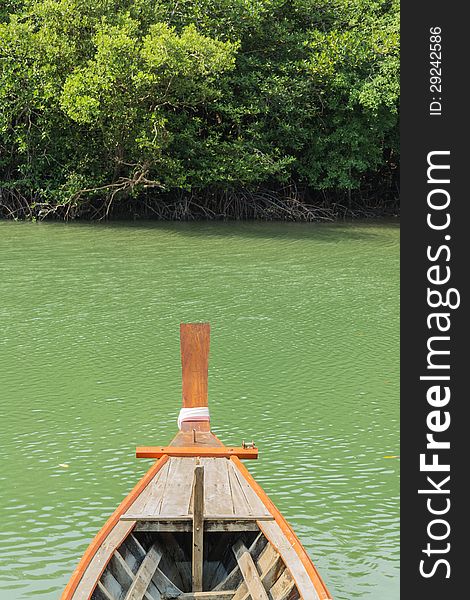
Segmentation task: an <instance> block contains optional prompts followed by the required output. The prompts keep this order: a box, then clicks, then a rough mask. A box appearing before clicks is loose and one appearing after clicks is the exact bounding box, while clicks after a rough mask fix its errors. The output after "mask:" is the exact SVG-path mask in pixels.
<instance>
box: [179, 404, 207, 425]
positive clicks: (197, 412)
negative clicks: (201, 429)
mask: <svg viewBox="0 0 470 600" xmlns="http://www.w3.org/2000/svg"><path fill="white" fill-rule="evenodd" d="M183 421H210V415H209V409H208V408H207V406H196V407H194V408H182V409H181V410H180V414H179V415H178V429H181V425H182V423H183Z"/></svg>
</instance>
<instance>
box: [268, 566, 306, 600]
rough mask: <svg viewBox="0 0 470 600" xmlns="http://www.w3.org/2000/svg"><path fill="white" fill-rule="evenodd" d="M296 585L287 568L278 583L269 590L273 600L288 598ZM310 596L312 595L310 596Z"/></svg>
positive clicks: (285, 599)
mask: <svg viewBox="0 0 470 600" xmlns="http://www.w3.org/2000/svg"><path fill="white" fill-rule="evenodd" d="M294 586H295V581H294V579H293V577H292V575H291V574H290V573H289V571H288V570H287V569H286V570H285V571H284V573H283V574H282V575H281V576H280V577H279V579H278V580H277V581H276V583H275V584H274V585H273V586H272V587H271V589H270V590H269V592H270V594H271V598H272V599H273V600H287V599H288V598H289V594H290V593H291V592H292V590H293V589H294ZM308 597H310V596H308Z"/></svg>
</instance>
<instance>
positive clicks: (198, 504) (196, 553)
mask: <svg viewBox="0 0 470 600" xmlns="http://www.w3.org/2000/svg"><path fill="white" fill-rule="evenodd" d="M204 480H205V472H204V467H203V466H202V465H197V466H196V467H195V468H194V484H193V556H192V573H193V577H192V589H193V592H202V576H203V572H202V571H203V563H204V502H205V498H204Z"/></svg>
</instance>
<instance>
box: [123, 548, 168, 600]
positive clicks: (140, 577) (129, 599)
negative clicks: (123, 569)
mask: <svg viewBox="0 0 470 600" xmlns="http://www.w3.org/2000/svg"><path fill="white" fill-rule="evenodd" d="M161 557H162V552H161V550H160V548H158V546H157V545H156V544H153V545H152V546H151V547H150V549H149V551H148V553H147V556H146V557H145V558H144V560H143V561H142V564H141V565H140V567H139V569H138V571H137V573H136V574H135V579H134V580H133V582H132V584H131V586H130V588H129V590H128V592H127V594H126V597H125V600H142V596H143V595H144V593H145V591H146V590H147V588H148V586H149V583H150V581H151V579H152V577H153V575H154V573H155V571H156V569H157V567H158V563H159V562H160V559H161Z"/></svg>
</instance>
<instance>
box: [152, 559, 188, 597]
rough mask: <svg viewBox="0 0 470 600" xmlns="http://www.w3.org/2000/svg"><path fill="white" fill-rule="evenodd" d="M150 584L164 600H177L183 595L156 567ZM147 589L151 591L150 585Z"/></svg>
mask: <svg viewBox="0 0 470 600" xmlns="http://www.w3.org/2000/svg"><path fill="white" fill-rule="evenodd" d="M152 583H153V584H154V586H155V587H156V588H157V590H158V592H159V593H160V595H161V596H162V597H163V598H164V599H165V600H168V599H170V598H178V597H179V596H181V594H182V593H183V592H182V590H180V589H179V587H177V586H176V585H175V584H174V583H173V582H172V581H170V580H169V579H168V577H167V576H166V575H165V573H163V572H162V571H161V570H160V569H159V568H158V567H157V570H156V571H155V573H154V575H153V577H152ZM149 588H150V589H152V587H151V585H150V586H149ZM152 593H153V592H152Z"/></svg>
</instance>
